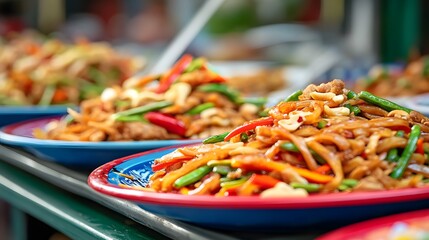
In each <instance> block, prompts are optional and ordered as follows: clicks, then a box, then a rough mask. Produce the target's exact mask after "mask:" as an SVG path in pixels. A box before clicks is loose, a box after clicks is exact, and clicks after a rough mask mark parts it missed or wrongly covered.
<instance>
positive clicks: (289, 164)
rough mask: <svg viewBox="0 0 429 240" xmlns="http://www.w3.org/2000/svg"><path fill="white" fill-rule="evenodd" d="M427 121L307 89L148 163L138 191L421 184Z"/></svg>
mask: <svg viewBox="0 0 429 240" xmlns="http://www.w3.org/2000/svg"><path fill="white" fill-rule="evenodd" d="M428 126H429V119H428V118H426V117H425V116H423V115H422V114H420V113H418V112H415V111H412V110H410V109H407V108H404V107H401V106H399V105H396V104H394V103H392V102H389V101H386V100H385V99H382V98H378V97H376V96H374V95H371V94H369V93H368V92H361V93H359V94H356V93H354V92H353V91H349V90H347V89H345V88H344V83H343V82H342V81H340V80H333V81H331V82H329V83H326V84H321V85H319V86H315V85H310V86H308V87H307V88H306V89H304V90H303V91H299V92H297V93H296V94H294V95H293V96H292V97H290V98H288V99H287V100H285V101H283V102H280V103H279V104H278V105H276V106H275V107H273V108H272V109H271V110H270V111H269V116H268V117H264V118H260V119H258V120H253V121H249V122H247V123H245V124H243V125H242V126H240V127H237V128H236V129H234V130H232V131H231V132H229V133H227V134H223V135H219V136H213V137H211V138H209V139H207V140H206V141H205V143H206V144H203V145H199V146H189V147H182V148H178V149H177V150H175V151H174V152H172V153H170V154H167V155H165V156H163V157H161V158H159V159H156V160H155V162H154V164H153V165H152V169H153V171H154V174H153V175H152V176H151V179H150V183H149V185H148V186H146V187H147V188H145V189H146V190H150V191H156V192H172V193H179V194H187V195H215V196H235V195H238V196H253V195H258V196H261V197H278V196H307V195H308V194H309V193H332V192H354V191H381V190H390V189H400V188H412V187H422V186H425V185H426V184H427V182H428V180H429V166H428V150H429V149H428V147H429V145H428V144H429V142H428V141H429V138H428V134H429V127H428Z"/></svg>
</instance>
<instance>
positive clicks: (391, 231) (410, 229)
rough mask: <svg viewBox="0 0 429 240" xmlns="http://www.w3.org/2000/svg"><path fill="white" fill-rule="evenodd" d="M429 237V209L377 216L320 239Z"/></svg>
mask: <svg viewBox="0 0 429 240" xmlns="http://www.w3.org/2000/svg"><path fill="white" fill-rule="evenodd" d="M428 238H429V209H424V210H419V211H412V212H407V213H401V214H395V215H391V216H386V217H381V218H376V219H372V220H368V221H364V222H360V223H356V224H353V225H350V226H346V227H343V228H340V229H338V230H334V231H332V232H330V233H327V234H325V235H323V236H321V237H319V238H317V239H318V240H337V239H343V240H352V239H353V240H355V239H361V240H376V239H392V240H400V239H413V240H424V239H428Z"/></svg>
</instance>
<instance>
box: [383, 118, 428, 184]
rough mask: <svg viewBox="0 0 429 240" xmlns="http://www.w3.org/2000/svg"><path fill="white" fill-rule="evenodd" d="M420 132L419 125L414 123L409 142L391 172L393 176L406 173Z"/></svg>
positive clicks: (396, 176) (398, 176)
mask: <svg viewBox="0 0 429 240" xmlns="http://www.w3.org/2000/svg"><path fill="white" fill-rule="evenodd" d="M420 133H421V130H420V126H419V125H414V126H413V127H412V128H411V132H410V136H409V137H408V143H407V145H406V146H405V149H404V151H402V154H401V157H400V158H399V159H398V163H397V164H396V166H395V168H394V169H393V171H392V173H391V174H390V176H391V177H392V178H395V179H398V178H400V177H402V175H403V174H404V172H405V169H406V168H407V166H408V163H409V162H410V158H411V155H412V154H413V153H414V151H416V148H417V141H418V140H419V137H420Z"/></svg>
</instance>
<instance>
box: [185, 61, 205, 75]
mask: <svg viewBox="0 0 429 240" xmlns="http://www.w3.org/2000/svg"><path fill="white" fill-rule="evenodd" d="M203 64H204V59H203V58H197V59H194V60H192V62H191V63H190V64H189V66H188V67H187V68H186V69H185V71H183V72H184V73H190V72H193V71H195V70H198V69H200V68H201V67H202V66H203Z"/></svg>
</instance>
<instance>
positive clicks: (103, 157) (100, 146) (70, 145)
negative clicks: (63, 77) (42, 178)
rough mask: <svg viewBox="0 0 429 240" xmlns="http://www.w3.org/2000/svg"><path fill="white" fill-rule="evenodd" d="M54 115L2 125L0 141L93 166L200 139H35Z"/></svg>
mask: <svg viewBox="0 0 429 240" xmlns="http://www.w3.org/2000/svg"><path fill="white" fill-rule="evenodd" d="M57 119H59V117H48V118H41V119H35V120H28V121H24V122H19V123H15V124H10V125H7V126H4V127H2V128H1V129H0V143H3V144H7V145H11V146H15V147H21V148H23V149H25V150H27V151H29V152H31V153H33V154H35V155H36V156H38V157H41V158H43V159H46V160H50V161H54V162H58V163H61V164H64V165H69V166H75V167H85V168H92V169H93V168H95V167H98V166H100V165H102V164H104V163H106V162H109V161H111V160H113V159H116V158H119V157H123V156H127V155H130V154H135V153H138V152H142V151H146V150H150V149H155V148H160V147H165V146H172V145H178V144H185V143H197V142H201V140H200V139H192V140H191V139H186V140H152V141H129V142H71V141H57V140H43V139H36V138H34V137H33V136H32V132H33V130H34V129H36V128H41V129H43V128H44V127H45V126H46V124H48V123H49V122H51V121H53V120H57Z"/></svg>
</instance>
